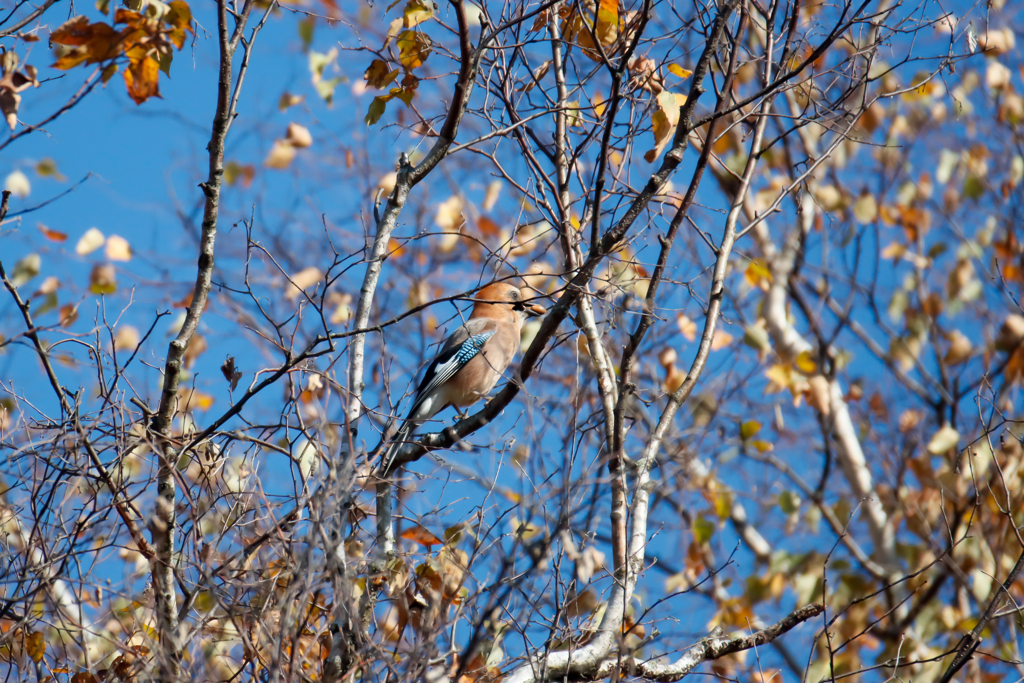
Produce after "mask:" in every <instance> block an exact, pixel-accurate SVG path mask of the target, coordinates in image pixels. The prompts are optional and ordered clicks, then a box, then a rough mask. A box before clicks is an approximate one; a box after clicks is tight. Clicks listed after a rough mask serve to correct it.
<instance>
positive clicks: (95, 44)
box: [50, 15, 121, 71]
mask: <svg viewBox="0 0 1024 683" xmlns="http://www.w3.org/2000/svg"><path fill="white" fill-rule="evenodd" d="M88 22H89V20H88V19H87V18H86V17H84V16H81V15H79V16H77V17H75V18H74V19H71V20H70V21H66V22H64V24H62V25H61V26H60V27H59V28H58V29H57V30H56V31H54V32H53V33H51V34H50V42H51V43H57V44H59V45H72V46H75V47H74V49H73V50H71V51H70V52H68V53H67V54H65V55H64V56H63V57H61V58H60V59H58V60H57V61H56V63H54V65H53V66H54V68H55V69H61V70H64V71H66V70H67V69H71V68H73V67H76V66H78V65H79V64H82V63H83V62H84V63H85V64H95V63H97V62H102V61H104V60H107V59H112V58H114V57H116V56H118V55H119V54H120V53H121V49H120V48H121V45H120V43H121V34H119V33H118V32H117V31H115V30H114V28H113V27H112V26H110V25H108V24H104V23H103V22H97V23H95V24H90V23H88Z"/></svg>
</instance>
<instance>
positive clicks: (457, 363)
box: [410, 330, 494, 415]
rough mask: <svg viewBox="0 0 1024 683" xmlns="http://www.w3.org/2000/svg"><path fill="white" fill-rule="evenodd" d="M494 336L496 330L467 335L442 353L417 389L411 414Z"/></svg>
mask: <svg viewBox="0 0 1024 683" xmlns="http://www.w3.org/2000/svg"><path fill="white" fill-rule="evenodd" d="M493 336H494V330H488V331H487V332H481V333H480V334H474V335H473V336H471V337H467V338H466V339H465V341H463V342H462V343H461V344H459V345H458V346H456V347H453V348H451V349H449V350H448V351H446V352H444V353H442V354H441V355H439V356H438V357H437V358H435V359H434V362H433V363H431V364H430V367H429V368H427V371H426V373H424V375H423V382H422V383H420V387H419V389H418V390H417V391H416V400H415V401H414V403H413V407H412V409H411V410H410V415H411V414H413V413H415V412H416V408H417V407H418V406H419V404H420V402H421V401H422V399H423V398H424V397H426V396H429V395H430V394H431V392H433V391H434V390H435V389H437V388H438V387H439V386H441V385H442V384H444V383H445V382H447V381H448V380H450V379H451V378H452V377H454V376H455V373H457V372H458V371H459V370H461V369H462V368H464V367H465V366H466V364H467V363H469V361H471V360H473V359H474V358H476V356H477V354H478V353H480V351H481V350H482V349H483V348H484V344H486V343H487V340H488V339H490V338H491V337H493Z"/></svg>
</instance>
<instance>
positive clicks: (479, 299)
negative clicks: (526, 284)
mask: <svg viewBox="0 0 1024 683" xmlns="http://www.w3.org/2000/svg"><path fill="white" fill-rule="evenodd" d="M474 298H475V299H476V303H475V304H474V305H473V316H474V317H479V316H481V315H484V316H487V317H492V318H497V317H499V316H505V315H508V314H509V313H511V314H513V315H515V317H516V319H517V320H518V321H520V322H522V321H523V320H525V319H526V318H528V317H533V316H538V315H544V314H545V313H547V309H545V308H544V307H543V306H541V305H540V304H535V303H530V302H529V301H527V300H526V299H527V296H526V295H524V293H523V291H522V290H520V289H519V288H518V287H516V286H515V285H511V284H509V283H507V282H493V283H491V284H489V285H487V286H486V287H484V288H482V289H481V290H480V291H478V292H477V293H476V296H475V297H474Z"/></svg>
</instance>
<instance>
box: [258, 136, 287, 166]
mask: <svg viewBox="0 0 1024 683" xmlns="http://www.w3.org/2000/svg"><path fill="white" fill-rule="evenodd" d="M293 159H295V148H294V147H292V146H291V145H290V144H288V142H287V141H286V140H275V141H274V146H273V147H271V148H270V153H269V154H267V158H266V159H264V160H263V165H264V166H266V167H267V168H276V169H279V170H281V169H286V168H288V167H289V166H290V165H291V163H292V160H293Z"/></svg>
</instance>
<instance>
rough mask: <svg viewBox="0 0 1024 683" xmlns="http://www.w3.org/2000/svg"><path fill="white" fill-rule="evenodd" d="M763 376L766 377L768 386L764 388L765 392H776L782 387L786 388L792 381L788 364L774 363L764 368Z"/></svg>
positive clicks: (791, 372) (791, 373)
mask: <svg viewBox="0 0 1024 683" xmlns="http://www.w3.org/2000/svg"><path fill="white" fill-rule="evenodd" d="M764 376H765V377H767V378H768V382H769V384H768V388H767V389H765V393H766V394H776V393H778V392H780V391H782V390H783V389H788V388H789V386H790V385H791V384H792V383H793V371H792V369H791V368H790V366H788V365H783V364H781V363H776V364H775V365H773V366H771V367H770V368H768V369H767V370H765V373H764Z"/></svg>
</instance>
